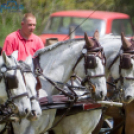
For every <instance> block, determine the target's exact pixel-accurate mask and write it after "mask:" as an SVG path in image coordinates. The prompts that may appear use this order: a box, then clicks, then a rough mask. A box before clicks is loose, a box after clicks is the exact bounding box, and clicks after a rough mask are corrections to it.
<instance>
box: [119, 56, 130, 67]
mask: <svg viewBox="0 0 134 134" xmlns="http://www.w3.org/2000/svg"><path fill="white" fill-rule="evenodd" d="M120 60H121V61H120V62H121V63H120V66H121V68H122V69H130V68H131V67H132V63H131V56H130V55H125V54H124V55H121V59H120Z"/></svg>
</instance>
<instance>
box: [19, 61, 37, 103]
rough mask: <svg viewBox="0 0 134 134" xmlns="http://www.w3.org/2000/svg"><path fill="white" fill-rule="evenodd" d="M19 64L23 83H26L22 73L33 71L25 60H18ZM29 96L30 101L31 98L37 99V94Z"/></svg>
mask: <svg viewBox="0 0 134 134" xmlns="http://www.w3.org/2000/svg"><path fill="white" fill-rule="evenodd" d="M19 66H20V69H21V73H22V76H23V79H24V82H25V85H26V83H27V82H26V79H25V75H24V73H27V72H29V73H31V74H32V75H33V72H32V70H31V67H30V66H29V65H27V64H26V63H25V62H22V61H19ZM33 77H35V76H33ZM29 98H30V101H32V100H36V101H38V96H37V95H36V96H31V97H30V96H29Z"/></svg>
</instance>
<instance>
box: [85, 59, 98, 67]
mask: <svg viewBox="0 0 134 134" xmlns="http://www.w3.org/2000/svg"><path fill="white" fill-rule="evenodd" d="M86 66H87V68H89V69H95V68H96V66H97V63H96V58H95V56H87V62H86Z"/></svg>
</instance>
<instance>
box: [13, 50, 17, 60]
mask: <svg viewBox="0 0 134 134" xmlns="http://www.w3.org/2000/svg"><path fill="white" fill-rule="evenodd" d="M12 57H14V58H15V59H16V60H17V59H18V51H14V52H13V53H12Z"/></svg>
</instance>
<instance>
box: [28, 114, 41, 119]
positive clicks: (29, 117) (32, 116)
mask: <svg viewBox="0 0 134 134" xmlns="http://www.w3.org/2000/svg"><path fill="white" fill-rule="evenodd" d="M27 119H28V120H30V121H36V120H38V119H39V116H38V115H36V114H35V115H33V114H32V113H30V115H29V116H28V117H27Z"/></svg>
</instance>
